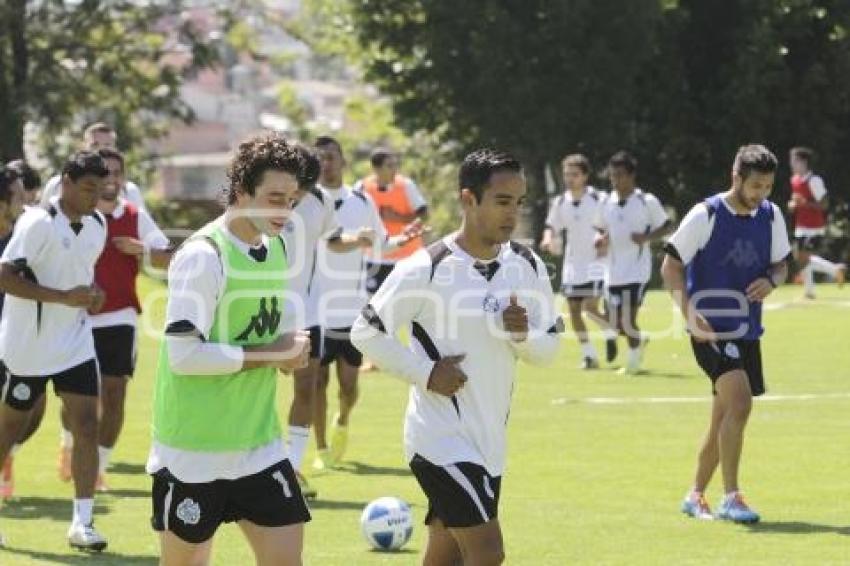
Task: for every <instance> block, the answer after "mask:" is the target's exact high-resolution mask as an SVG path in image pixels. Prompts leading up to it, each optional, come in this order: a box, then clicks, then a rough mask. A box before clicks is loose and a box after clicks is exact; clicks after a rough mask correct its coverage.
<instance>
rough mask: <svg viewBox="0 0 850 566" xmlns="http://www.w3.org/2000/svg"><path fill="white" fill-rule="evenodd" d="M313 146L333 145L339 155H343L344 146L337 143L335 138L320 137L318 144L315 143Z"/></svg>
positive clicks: (317, 139) (317, 140)
mask: <svg viewBox="0 0 850 566" xmlns="http://www.w3.org/2000/svg"><path fill="white" fill-rule="evenodd" d="M313 145H314V146H316V147H327V146H329V145H332V146H334V147H336V149H337V150H338V151H339V154H340V155H342V146H341V145H340V144H339V141H337V139H336V138H334V137H331V136H319V137H317V138H316V143H314V144H313Z"/></svg>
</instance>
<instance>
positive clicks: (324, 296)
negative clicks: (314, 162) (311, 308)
mask: <svg viewBox="0 0 850 566" xmlns="http://www.w3.org/2000/svg"><path fill="white" fill-rule="evenodd" d="M327 193H328V194H329V195H330V197H331V200H332V202H333V205H334V208H335V209H336V219H337V222H338V223H339V225H340V227H341V228H342V230H343V231H344V232H345V233H351V234H353V233H355V232H356V231H357V230H359V229H360V228H371V229H372V230H374V232H375V240H374V241H375V247H380V245H381V243H382V242H384V241H385V240H386V237H387V234H386V231H385V230H384V224H383V223H382V222H381V218H380V216H378V209H377V207H376V206H375V203H374V202H373V201H372V199H371V198H370V197H369V195H367V194H365V193H362V192H355V191H353V190H351V189H350V188H348V187H345V186H344V187H341V188H339V189H334V190H332V189H327ZM365 280H366V269H365V254H364V250H363V248H357V249H354V250H352V251H349V252H344V253H335V252H332V251H331V250H329V249H328V246H327V243H326V242H320V243H319V249H318V254H317V261H316V278H315V283H314V284H315V289H316V291H317V293H316V295H317V296H318V300H317V312H318V314H319V319H320V320H321V324H322V327H323V328H336V329H341V328H350V327H351V325H352V324H353V323H354V319H356V318H357V316H358V315H359V314H360V311H361V310H362V309H363V307H364V306H365V305H366V302H367V300H368V298H369V296H368V294H367V293H366V286H365Z"/></svg>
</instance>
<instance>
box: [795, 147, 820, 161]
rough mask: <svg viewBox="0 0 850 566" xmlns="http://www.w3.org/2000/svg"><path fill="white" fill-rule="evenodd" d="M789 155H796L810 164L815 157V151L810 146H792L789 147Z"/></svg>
mask: <svg viewBox="0 0 850 566" xmlns="http://www.w3.org/2000/svg"><path fill="white" fill-rule="evenodd" d="M791 157H796V158H797V159H800V160H802V161H805V162H806V165H811V163H812V159H814V157H815V152H814V150H813V149H812V148H810V147H803V146H798V147H792V148H791Z"/></svg>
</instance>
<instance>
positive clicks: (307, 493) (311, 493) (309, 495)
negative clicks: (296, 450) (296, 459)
mask: <svg viewBox="0 0 850 566" xmlns="http://www.w3.org/2000/svg"><path fill="white" fill-rule="evenodd" d="M295 477H296V478H297V479H298V487H300V488H301V495H303V496H304V499H316V496H317V495H319V492H318V491H316V488H315V487H310V484H309V482H307V478H305V477H304V474H302V473H301V472H295Z"/></svg>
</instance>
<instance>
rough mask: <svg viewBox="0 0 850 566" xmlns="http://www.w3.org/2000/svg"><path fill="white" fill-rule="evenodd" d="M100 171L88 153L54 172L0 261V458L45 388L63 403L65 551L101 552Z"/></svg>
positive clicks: (103, 235)
mask: <svg viewBox="0 0 850 566" xmlns="http://www.w3.org/2000/svg"><path fill="white" fill-rule="evenodd" d="M107 174H108V171H107V169H106V165H105V163H104V162H103V159H102V158H101V157H100V156H99V155H97V154H96V153H92V152H87V151H83V152H79V153H76V154H74V155H73V156H71V158H70V159H69V160H68V161H67V162H66V163H65V165H64V167H63V168H62V194H61V196H59V197H54V199H53V200H51V202H50V204H49V206H48V207H47V208H40V207H38V208H37V207H31V208H29V209H27V210H26V212H24V214H23V215H22V216H21V217H20V218H19V219H18V222H17V224H16V225H15V230H14V232H13V233H12V239H11V240H10V241H9V245H8V246H7V247H6V250H5V251H4V252H3V256H2V259H0V289H2V290H3V291H4V292H5V293H6V301H5V305H4V309H3V318H2V321H0V350H2V352H3V361H4V362H5V363H6V372H5V374H4V375H3V376H2V377H0V380H2V382H3V383H2V393H3V394H2V401H3V402H2V403H0V459H5V458H6V456H7V454H8V453H9V449H10V448H11V447H12V444H13V443H14V442H16V440H17V439H18V438H19V435H20V433H21V431H22V429H23V428H24V427H25V426H26V423H27V421H28V419H29V416H30V411H31V409H32V407H33V405H34V404H35V402H36V401H37V400H38V399H39V398H40V397H41V396H42V395H44V392H45V389H46V387H47V383H48V382H50V381H52V382H53V389H54V390H55V391H56V393H57V395H59V397H60V398H61V399H62V404H63V406H64V407H65V408H66V410H67V415H68V420H69V424H70V429H71V433H72V435H73V437H74V466H73V477H74V492H75V494H74V513H73V520H72V522H71V527H70V529H69V530H68V541H69V543H70V544H71V546H73V547H77V548H81V549H86V550H102V549H103V548H105V547H106V544H107V542H106V539H105V538H104V537H103V536H101V535H100V533H98V532H97V531H96V530H95V529H94V526H93V522H92V510H93V507H94V487H95V479H96V477H97V406H98V393H99V388H100V387H99V382H100V376H99V372H98V367H97V360H96V359H95V350H94V341H93V339H92V332H91V322H90V321H89V318H88V315H87V313H86V311H87V310H89V311H91V312H97V311H98V310H99V309H100V308H101V306H102V305H103V301H104V294H103V292H102V291H101V290H100V289H98V288H97V287H96V286H95V285H94V284H93V283H94V266H95V262H96V261H97V258H98V256H100V253H101V251H102V250H103V247H104V245H105V243H106V222H105V220H104V218H103V216H102V215H101V214H100V213H99V212H97V210H95V205H96V204H97V201H98V198H99V197H100V192H101V190H102V189H103V184H104V182H105V179H106V176H107Z"/></svg>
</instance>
